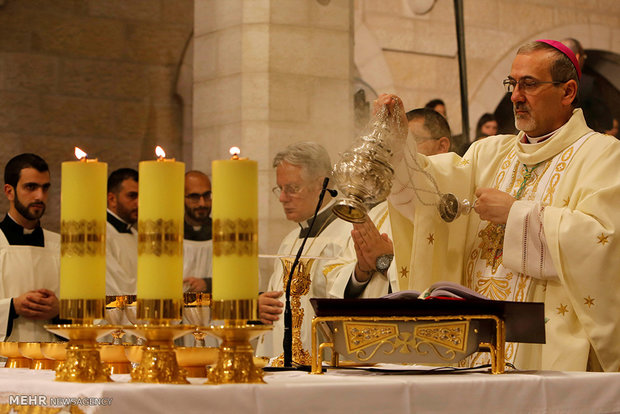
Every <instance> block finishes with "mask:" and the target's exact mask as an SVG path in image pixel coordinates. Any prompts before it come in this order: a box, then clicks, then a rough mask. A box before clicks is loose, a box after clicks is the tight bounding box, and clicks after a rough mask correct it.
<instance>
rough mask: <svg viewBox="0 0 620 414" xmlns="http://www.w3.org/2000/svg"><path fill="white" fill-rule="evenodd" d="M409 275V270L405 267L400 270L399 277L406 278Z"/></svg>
mask: <svg viewBox="0 0 620 414" xmlns="http://www.w3.org/2000/svg"><path fill="white" fill-rule="evenodd" d="M408 275H409V270H408V269H407V266H403V267H401V268H400V277H407V276H408Z"/></svg>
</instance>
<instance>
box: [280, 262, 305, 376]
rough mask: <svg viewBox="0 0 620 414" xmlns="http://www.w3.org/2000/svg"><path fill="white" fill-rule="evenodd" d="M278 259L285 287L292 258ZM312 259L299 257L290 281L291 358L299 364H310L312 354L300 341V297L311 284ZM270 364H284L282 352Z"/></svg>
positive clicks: (302, 312) (301, 321)
mask: <svg viewBox="0 0 620 414" xmlns="http://www.w3.org/2000/svg"><path fill="white" fill-rule="evenodd" d="M280 261H281V262H282V268H283V270H282V271H283V272H284V287H286V286H287V285H288V275H289V274H290V273H291V266H292V265H293V260H291V259H290V258H280ZM314 261H315V259H299V263H298V265H297V267H296V268H295V274H294V275H293V281H292V282H291V317H292V320H293V326H292V330H291V331H292V335H293V346H292V356H293V358H292V360H293V362H295V363H297V364H300V365H310V364H311V363H312V356H311V355H310V352H309V351H308V350H306V349H304V347H303V343H302V341H301V326H302V324H303V322H304V309H303V308H302V307H301V297H302V296H304V295H307V294H308V292H310V285H311V284H312V279H311V276H310V269H311V268H312V265H313V264H314ZM272 365H273V366H276V367H282V366H284V353H282V354H280V356H278V358H276V359H275V361H274V362H273V363H272Z"/></svg>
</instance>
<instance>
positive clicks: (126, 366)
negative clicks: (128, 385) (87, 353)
mask: <svg viewBox="0 0 620 414" xmlns="http://www.w3.org/2000/svg"><path fill="white" fill-rule="evenodd" d="M99 346H100V348H99V355H100V356H101V362H103V363H104V364H106V366H108V367H109V368H110V373H112V374H129V372H131V363H130V362H129V359H127V355H126V353H125V345H114V344H110V343H102V344H100V345H99Z"/></svg>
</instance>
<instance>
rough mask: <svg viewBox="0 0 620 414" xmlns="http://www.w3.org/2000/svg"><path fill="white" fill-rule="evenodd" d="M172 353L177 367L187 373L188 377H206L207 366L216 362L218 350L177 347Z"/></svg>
mask: <svg viewBox="0 0 620 414" xmlns="http://www.w3.org/2000/svg"><path fill="white" fill-rule="evenodd" d="M174 351H175V353H176V355H177V362H178V364H179V366H180V367H181V368H184V369H185V370H186V371H187V376H188V377H206V376H207V365H212V364H215V363H216V362H217V358H218V356H219V351H220V349H219V348H194V347H186V346H177V347H175V348H174Z"/></svg>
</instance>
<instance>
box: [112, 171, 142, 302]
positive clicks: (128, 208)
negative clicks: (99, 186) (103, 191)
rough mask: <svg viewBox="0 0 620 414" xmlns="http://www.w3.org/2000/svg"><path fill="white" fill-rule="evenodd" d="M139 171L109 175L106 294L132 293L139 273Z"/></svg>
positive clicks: (116, 172) (134, 292) (133, 293)
mask: <svg viewBox="0 0 620 414" xmlns="http://www.w3.org/2000/svg"><path fill="white" fill-rule="evenodd" d="M137 221H138V171H136V170H134V169H131V168H121V169H119V170H116V171H114V172H112V174H110V176H109V177H108V214H107V226H106V239H107V242H106V277H105V279H106V280H105V285H106V295H135V294H136V281H137V274H138V231H137V229H136V222H137Z"/></svg>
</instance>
